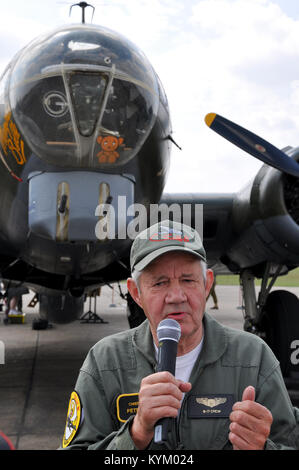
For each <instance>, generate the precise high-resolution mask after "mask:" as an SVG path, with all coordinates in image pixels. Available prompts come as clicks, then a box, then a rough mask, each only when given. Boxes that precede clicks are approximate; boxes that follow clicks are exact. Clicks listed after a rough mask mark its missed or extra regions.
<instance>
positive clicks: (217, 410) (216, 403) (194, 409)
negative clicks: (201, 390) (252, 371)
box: [187, 394, 234, 418]
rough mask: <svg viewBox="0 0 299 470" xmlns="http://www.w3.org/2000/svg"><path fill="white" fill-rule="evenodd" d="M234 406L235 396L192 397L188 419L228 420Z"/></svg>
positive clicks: (188, 408)
mask: <svg viewBox="0 0 299 470" xmlns="http://www.w3.org/2000/svg"><path fill="white" fill-rule="evenodd" d="M233 404H234V395H225V394H223V395H190V396H189V397H188V402H187V412H188V418H228V417H229V415H230V413H231V411H232V407H233Z"/></svg>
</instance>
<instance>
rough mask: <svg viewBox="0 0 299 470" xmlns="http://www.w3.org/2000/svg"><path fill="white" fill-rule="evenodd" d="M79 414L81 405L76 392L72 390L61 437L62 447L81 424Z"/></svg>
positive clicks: (73, 435) (80, 413)
mask: <svg viewBox="0 0 299 470" xmlns="http://www.w3.org/2000/svg"><path fill="white" fill-rule="evenodd" d="M81 416H82V407H81V402H80V397H79V395H78V393H77V392H72V394H71V398H70V402H69V407H68V412H67V418H66V424H65V430H64V435H63V439H62V447H63V448H65V447H67V446H68V445H69V444H70V443H71V442H72V440H73V439H74V437H75V435H76V432H77V431H78V429H79V426H80V424H81Z"/></svg>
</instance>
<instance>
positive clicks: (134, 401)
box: [116, 393, 139, 423]
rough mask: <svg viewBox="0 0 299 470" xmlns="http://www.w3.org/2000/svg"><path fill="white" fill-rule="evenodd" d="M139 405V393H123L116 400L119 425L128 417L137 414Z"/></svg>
mask: <svg viewBox="0 0 299 470" xmlns="http://www.w3.org/2000/svg"><path fill="white" fill-rule="evenodd" d="M138 405H139V393H123V394H122V395H119V396H118V397H117V399H116V411H117V418H118V420H119V421H120V422H121V423H125V422H126V421H127V420H128V419H129V418H130V416H134V415H136V413H137V409H138Z"/></svg>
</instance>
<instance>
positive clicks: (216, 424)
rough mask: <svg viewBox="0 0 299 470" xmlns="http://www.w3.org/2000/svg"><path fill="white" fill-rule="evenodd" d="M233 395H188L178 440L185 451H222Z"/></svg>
mask: <svg viewBox="0 0 299 470" xmlns="http://www.w3.org/2000/svg"><path fill="white" fill-rule="evenodd" d="M234 401H235V400H234V395H232V394H221V395H217V394H204V395H199V394H197V395H189V396H188V398H187V402H186V403H185V406H184V408H185V409H184V413H183V416H184V417H183V416H182V420H181V423H180V424H181V425H180V428H181V429H180V435H181V436H180V437H181V441H182V442H183V445H184V447H185V448H186V449H199V450H209V449H212V450H213V449H215V450H216V449H219V450H220V449H223V448H224V447H227V446H230V444H229V440H228V434H229V425H230V419H229V415H230V413H231V411H232V406H233V404H234Z"/></svg>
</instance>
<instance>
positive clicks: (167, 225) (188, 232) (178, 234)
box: [130, 220, 206, 271]
mask: <svg viewBox="0 0 299 470" xmlns="http://www.w3.org/2000/svg"><path fill="white" fill-rule="evenodd" d="M170 251H184V252H186V253H191V254H193V255H195V256H197V257H198V258H200V259H201V260H203V261H205V262H206V252H205V249H204V247H203V244H202V240H201V238H200V236H199V234H198V232H197V231H196V230H194V229H193V228H192V227H189V226H188V225H185V224H182V223H180V222H175V221H171V220H163V221H161V222H159V223H157V224H154V225H152V226H150V227H149V228H147V229H145V230H143V231H142V232H140V233H139V234H138V235H137V237H136V238H135V240H134V242H133V244H132V247H131V256H130V264H131V271H133V269H136V270H137V271H142V270H143V269H144V268H145V267H146V266H147V265H148V264H150V263H151V262H152V261H154V259H156V258H158V256H161V255H163V254H164V253H168V252H170Z"/></svg>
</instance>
